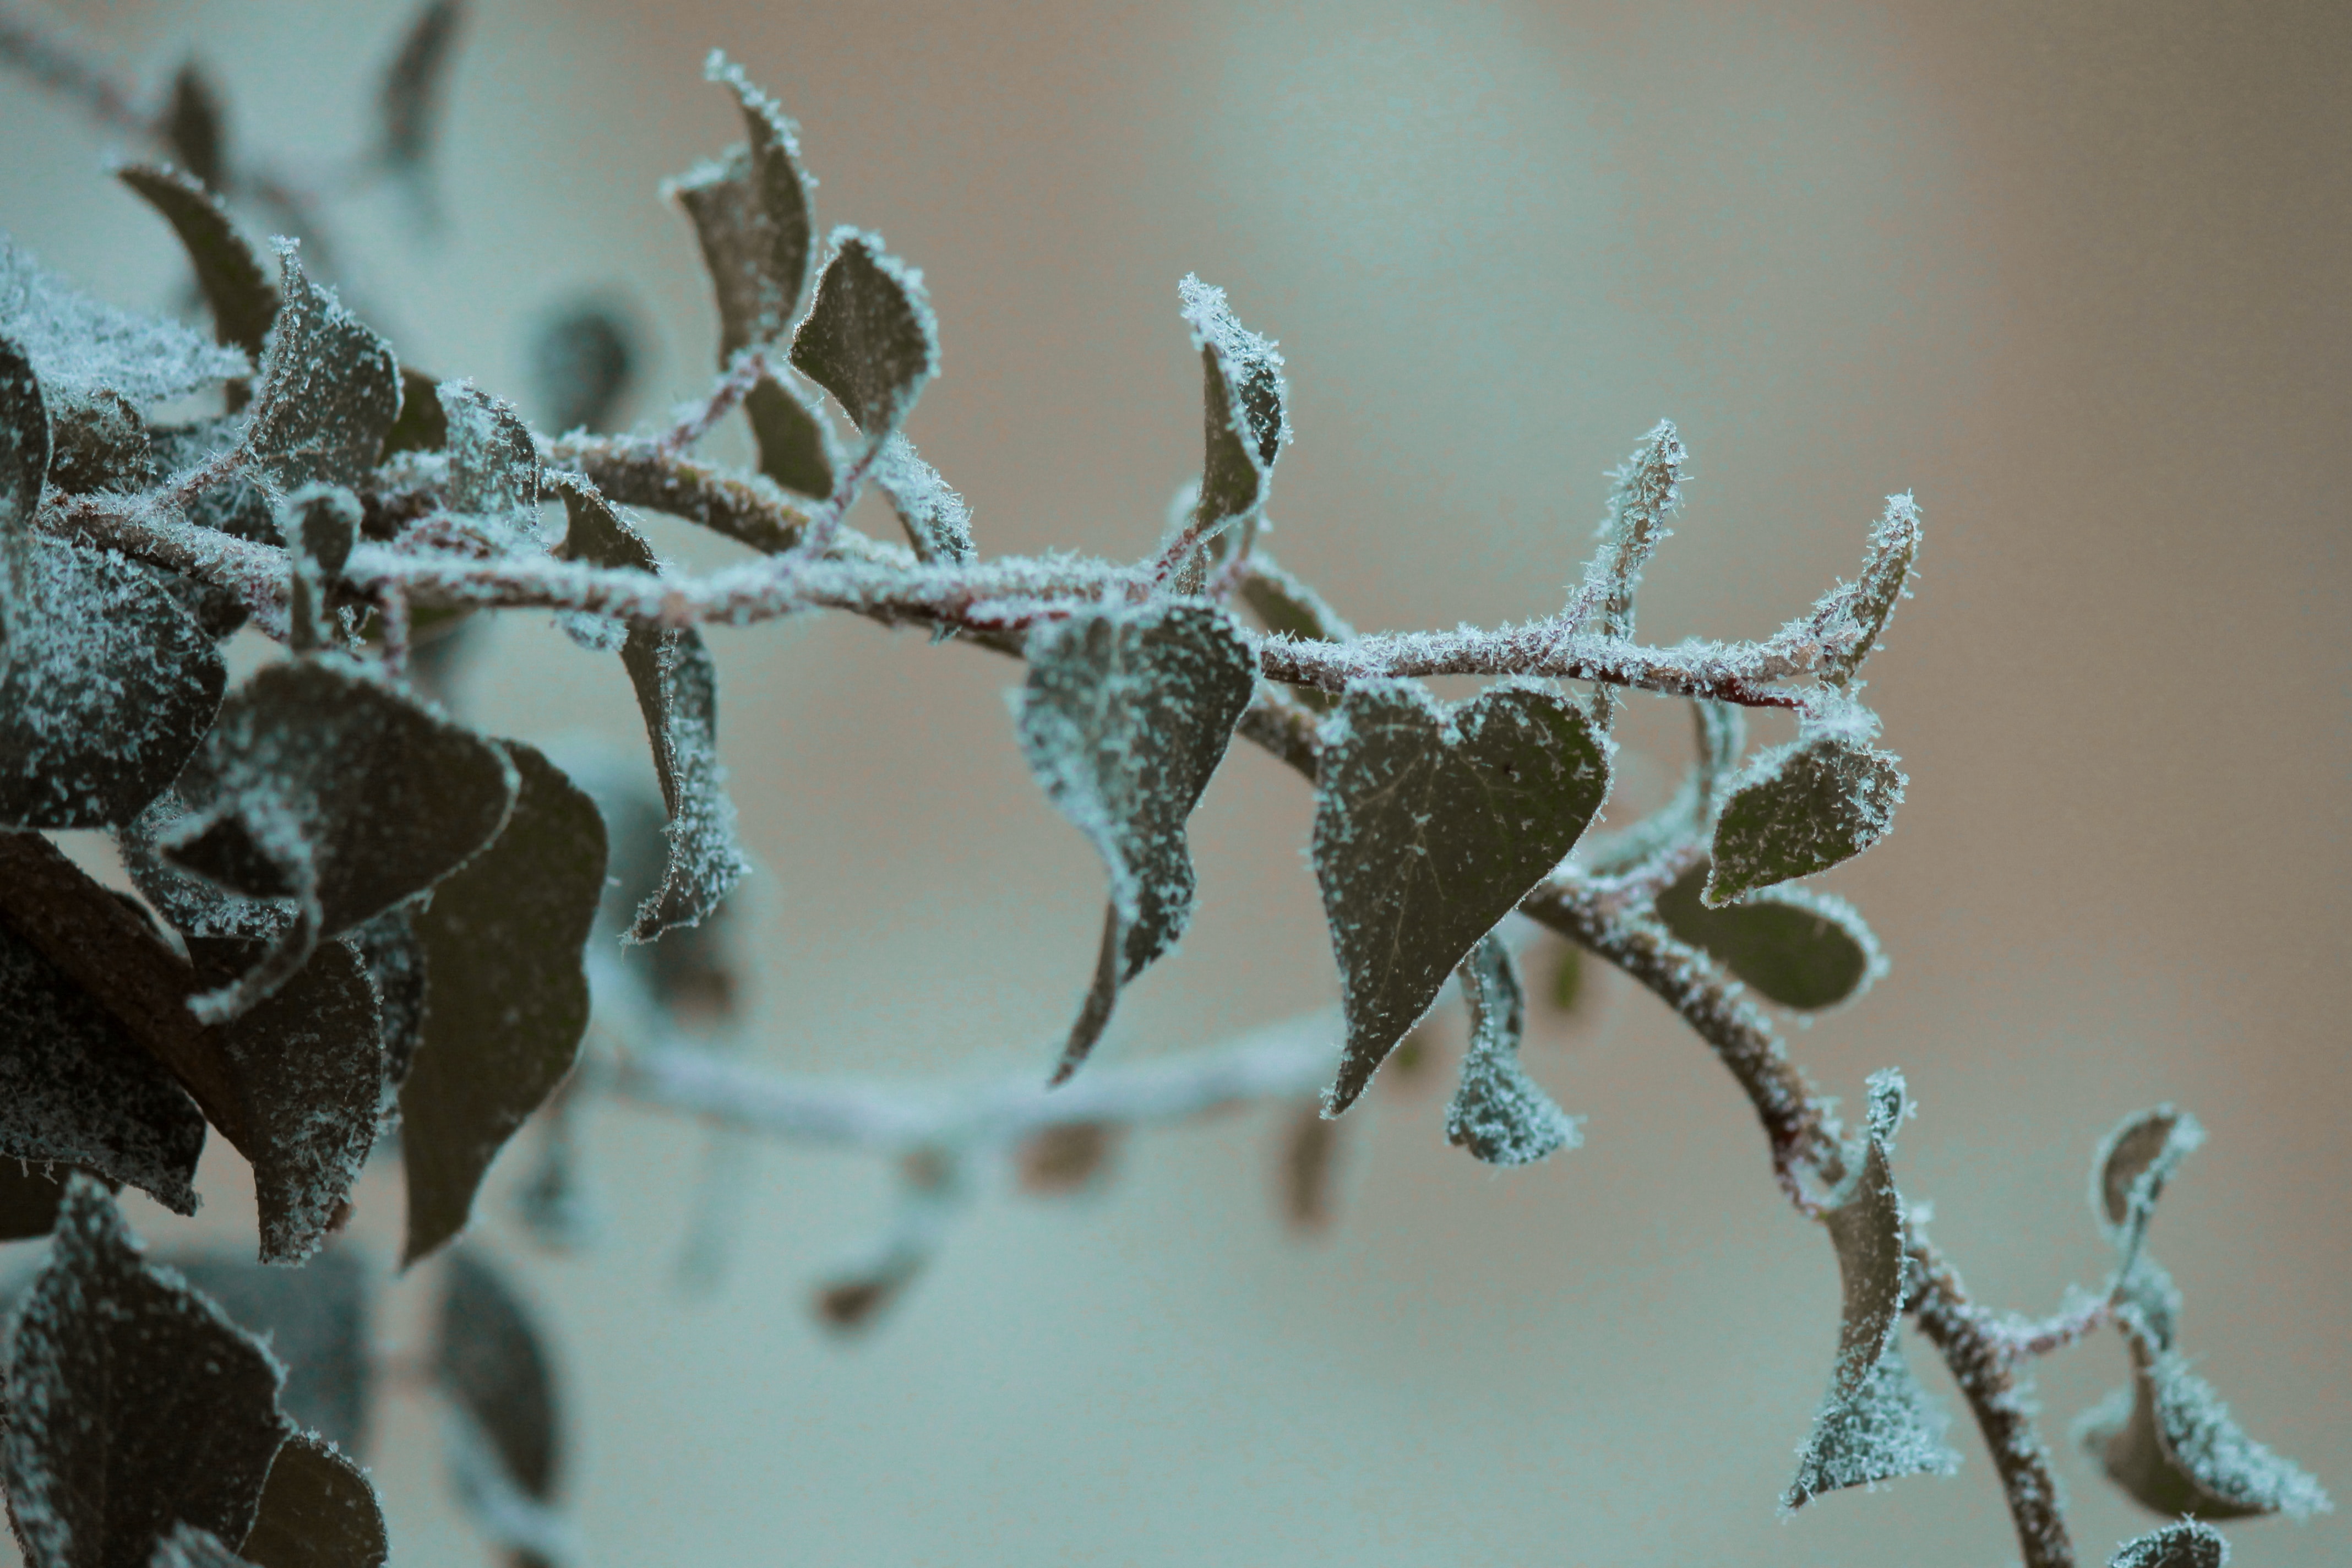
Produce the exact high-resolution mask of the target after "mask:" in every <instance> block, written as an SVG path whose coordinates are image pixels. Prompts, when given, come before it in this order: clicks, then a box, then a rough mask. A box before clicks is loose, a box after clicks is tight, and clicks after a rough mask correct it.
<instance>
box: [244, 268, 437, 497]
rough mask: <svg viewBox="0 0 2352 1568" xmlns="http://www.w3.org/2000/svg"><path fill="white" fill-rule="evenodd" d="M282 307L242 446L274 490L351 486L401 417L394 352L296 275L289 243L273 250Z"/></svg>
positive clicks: (327, 291)
mask: <svg viewBox="0 0 2352 1568" xmlns="http://www.w3.org/2000/svg"><path fill="white" fill-rule="evenodd" d="M278 271H279V275H280V276H279V283H278V290H279V292H280V294H282V295H283V296H284V299H285V304H284V306H283V307H282V308H281V309H280V310H278V324H277V326H276V327H275V328H273V329H272V331H271V333H270V340H269V355H268V359H267V360H266V361H265V362H264V363H263V364H262V368H261V386H260V389H259V390H258V391H257V393H256V394H255V395H254V400H253V409H252V422H251V423H250V424H249V425H247V427H246V440H247V443H248V449H249V451H250V453H251V456H252V458H253V459H254V462H255V465H256V466H257V468H259V469H260V471H261V472H262V473H264V474H266V475H267V476H268V478H269V479H270V481H271V482H272V483H274V484H275V485H277V487H278V489H282V490H290V489H297V488H299V487H300V486H302V485H306V484H310V483H314V482H315V483H320V484H331V485H347V486H348V485H356V484H358V483H359V482H360V480H361V479H363V478H365V477H366V475H367V473H368V471H369V470H370V469H372V468H374V467H375V465H376V462H377V459H378V458H381V457H382V456H383V441H384V437H385V436H387V435H388V434H390V433H391V430H392V426H393V421H394V419H396V418H398V417H399V416H400V398H401V390H400V363H399V362H398V361H397V360H395V359H394V357H393V353H392V345H391V344H389V343H387V342H384V341H383V339H382V338H381V337H378V336H377V335H376V334H375V333H374V332H373V331H370V330H369V329H368V328H367V327H366V326H365V325H363V324H362V322H361V321H360V320H359V318H358V317H356V316H354V315H352V313H351V312H350V311H349V310H344V309H343V308H342V306H341V305H340V304H338V303H337V302H336V300H335V296H334V293H333V292H332V291H331V290H330V289H321V288H320V287H319V285H317V284H316V283H313V282H311V281H310V279H309V278H308V277H306V276H305V275H304V274H303V271H302V263H301V260H300V259H299V258H298V257H297V256H296V254H295V247H294V245H293V242H292V241H290V240H282V241H280V242H279V243H278Z"/></svg>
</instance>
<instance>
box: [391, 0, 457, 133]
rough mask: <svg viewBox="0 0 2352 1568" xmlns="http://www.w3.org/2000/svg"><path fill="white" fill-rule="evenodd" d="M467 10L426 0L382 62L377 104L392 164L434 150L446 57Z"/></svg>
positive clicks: (447, 1)
mask: <svg viewBox="0 0 2352 1568" xmlns="http://www.w3.org/2000/svg"><path fill="white" fill-rule="evenodd" d="M465 15H466V10H465V6H464V5H461V4H459V3H458V0H426V4H425V5H423V6H421V7H419V8H418V10H417V13H416V19H415V21H413V22H411V23H410V24H409V25H408V31H407V32H406V33H405V34H404V35H403V36H402V37H401V40H400V50H399V52H398V53H397V54H395V55H394V56H393V58H392V64H391V65H390V66H388V67H387V68H385V70H384V73H383V88H382V89H380V90H379V93H378V95H377V99H376V110H377V113H378V114H379V115H380V116H381V117H382V123H383V160H384V162H385V163H388V164H390V165H392V166H393V167H394V168H396V169H415V168H417V167H420V166H421V165H422V164H423V163H425V159H426V157H427V155H428V154H429V153H431V152H432V150H433V139H434V137H435V135H436V133H437V132H439V130H440V126H441V100H442V98H443V96H444V95H445V94H446V91H447V89H448V81H449V59H450V56H451V53H452V52H453V48H454V47H455V45H456V43H457V26H458V24H459V23H460V22H461V21H463V20H464V19H465Z"/></svg>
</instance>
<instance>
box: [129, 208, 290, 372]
mask: <svg viewBox="0 0 2352 1568" xmlns="http://www.w3.org/2000/svg"><path fill="white" fill-rule="evenodd" d="M114 174H115V177H116V178H117V179H119V180H121V182H122V183H123V184H126V185H128V186H130V187H131V189H132V190H133V191H136V192H137V193H138V194H139V195H141V196H142V197H144V198H145V199H146V202H147V205H149V206H152V207H153V208H154V209H155V210H156V211H157V212H158V213H160V214H162V215H163V221H164V222H166V223H168V224H170V225H171V226H172V232H173V233H174V234H176V235H178V236H179V237H180V245H181V247H182V248H184V249H185V250H186V251H187V253H188V264H189V265H190V266H191V267H193V268H194V269H195V274H196V288H197V289H198V290H199V291H201V292H202V293H203V295H204V297H205V305H206V307H208V308H209V309H210V310H211V311H212V313H213V333H214V335H215V337H217V338H219V339H220V341H221V342H224V343H227V344H229V345H231V346H233V347H236V348H239V349H242V350H244V351H245V352H246V353H248V354H251V355H252V356H253V357H254V358H255V359H256V360H259V359H260V358H261V354H262V345H263V340H264V339H265V338H266V337H268V332H269V325H270V323H271V322H272V321H276V320H277V319H278V289H277V286H276V285H274V284H272V283H271V282H270V281H269V275H268V273H267V272H265V271H263V270H262V266H261V258H259V257H258V256H256V255H255V254H254V250H253V247H251V246H249V245H247V243H246V242H245V237H244V236H243V235H241V234H239V233H237V231H236V224H235V223H234V222H232V221H231V220H230V218H229V216H228V208H227V207H226V206H224V205H222V204H221V199H220V198H219V197H218V196H216V195H214V194H213V193H212V192H210V191H208V190H206V189H205V186H204V184H201V183H199V182H198V181H197V180H195V179H193V178H191V177H190V176H188V175H187V174H182V173H181V172H180V171H179V170H177V169H174V168H173V167H171V166H170V165H169V164H159V163H131V164H126V165H125V166H123V167H122V168H120V169H117V170H116V171H115V172H114Z"/></svg>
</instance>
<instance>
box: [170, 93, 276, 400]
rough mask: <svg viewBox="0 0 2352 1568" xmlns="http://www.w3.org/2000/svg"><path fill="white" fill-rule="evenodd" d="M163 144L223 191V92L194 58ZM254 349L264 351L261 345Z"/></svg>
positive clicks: (201, 179) (174, 103) (174, 96)
mask: <svg viewBox="0 0 2352 1568" xmlns="http://www.w3.org/2000/svg"><path fill="white" fill-rule="evenodd" d="M227 143H228V132H227V129H226V126H225V124H224V123H223V115H222V113H221V103H220V94H218V93H216V92H215V91H214V90H213V84H212V82H211V81H210V80H209V79H206V77H205V73H204V70H203V68H201V67H199V66H198V65H197V64H196V62H195V61H194V60H193V59H192V60H189V61H188V62H187V63H186V64H185V65H183V66H182V67H181V68H180V69H179V74H178V75H176V76H174V77H173V79H172V97H171V101H170V102H168V103H166V104H165V105H164V106H163V144H164V145H165V146H167V147H169V148H171V150H172V156H173V157H174V158H176V159H178V160H179V162H180V167H182V168H183V169H185V170H186V171H187V172H188V173H189V174H193V175H194V176H195V178H196V180H197V182H198V183H199V184H203V185H205V186H208V187H209V188H211V189H213V190H215V191H216V190H219V189H220V188H221V176H222V174H224V173H226V160H225V159H224V158H223V156H222V153H223V150H224V149H225V148H226V145H227ZM223 341H224V342H227V341H230V340H227V339H224V340H223ZM253 352H254V353H260V352H261V351H260V349H259V348H258V347H255V348H254V350H253Z"/></svg>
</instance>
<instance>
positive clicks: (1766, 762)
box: [1700, 730, 1909, 909]
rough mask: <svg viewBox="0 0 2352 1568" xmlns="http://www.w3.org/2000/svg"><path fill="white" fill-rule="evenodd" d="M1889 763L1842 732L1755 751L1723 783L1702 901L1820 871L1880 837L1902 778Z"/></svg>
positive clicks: (1724, 900)
mask: <svg viewBox="0 0 2352 1568" xmlns="http://www.w3.org/2000/svg"><path fill="white" fill-rule="evenodd" d="M1908 782H1909V781H1908V780H1907V779H1906V778H1905V777H1904V776H1903V773H1902V771H1901V770H1900V769H1899V768H1897V767H1896V766H1895V758H1894V757H1893V756H1892V755H1890V754H1889V753H1887V752H1882V751H1880V750H1878V749H1877V748H1876V747H1874V746H1873V745H1871V744H1869V743H1868V742H1867V741H1865V740H1864V739H1861V738H1860V737H1858V736H1856V735H1854V734H1853V733H1851V732H1848V731H1843V730H1832V731H1823V732H1821V733H1816V734H1813V735H1811V736H1805V735H1800V736H1799V738H1798V739H1797V741H1796V742H1794V743H1793V744H1790V745H1787V746H1782V747H1780V748H1778V749H1776V750H1773V751H1769V752H1764V753H1762V754H1761V755H1760V756H1759V757H1757V759H1756V760H1755V761H1754V762H1752V763H1749V764H1748V767H1747V768H1746V769H1744V770H1743V771H1742V772H1741V773H1740V774H1739V776H1738V777H1737V778H1735V779H1733V780H1732V781H1731V786H1730V793H1729V795H1728V797H1727V799H1726V800H1725V801H1724V804H1723V814H1722V815H1721V816H1718V817H1717V819H1716V824H1715V843H1714V846H1713V849H1712V851H1711V853H1712V855H1713V858H1714V863H1715V868H1714V870H1713V871H1712V873H1710V874H1709V876H1708V878H1707V882H1706V889H1705V890H1704V891H1703V892H1702V893H1701V894H1700V900H1701V901H1702V902H1703V903H1705V904H1706V906H1707V907H1708V908H1709V909H1720V908H1722V907H1723V906H1724V905H1726V904H1728V903H1732V902H1735V901H1736V900H1738V899H1739V897H1740V896H1741V895H1742V894H1745V893H1748V892H1751V891H1753V890H1754V889H1758V888H1769V887H1772V886H1774V885H1776V884H1778V883H1780V882H1786V881H1790V880H1791V879H1795V878H1798V877H1810V876H1811V875H1812V874H1813V873H1814V872H1816V871H1826V870H1828V869H1829V868H1831V867H1832V866H1834V865H1836V864H1838V863H1839V862H1840V861H1842V860H1850V859H1852V858H1853V857H1854V856H1856V855H1859V854H1861V853H1862V852H1863V851H1864V850H1865V849H1867V848H1869V847H1871V846H1872V845H1874V844H1875V843H1877V842H1878V841H1879V840H1880V839H1881V838H1884V837H1886V834H1887V831H1888V830H1889V829H1890V828H1892V827H1893V826H1895V805H1897V804H1898V803H1899V802H1901V800H1902V799H1903V787H1904V785H1905V784H1907V783H1908Z"/></svg>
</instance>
